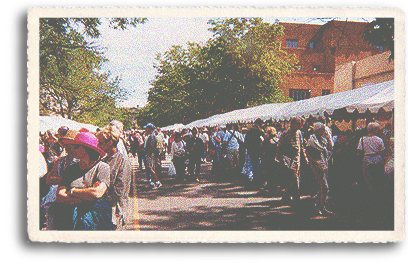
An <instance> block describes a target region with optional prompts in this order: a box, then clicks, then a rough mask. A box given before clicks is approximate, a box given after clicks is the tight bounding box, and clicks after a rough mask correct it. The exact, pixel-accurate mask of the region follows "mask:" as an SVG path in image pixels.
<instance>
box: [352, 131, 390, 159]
mask: <svg viewBox="0 0 408 265" xmlns="http://www.w3.org/2000/svg"><path fill="white" fill-rule="evenodd" d="M361 139H364V155H372V154H375V153H378V152H380V151H383V150H384V149H385V147H384V142H383V140H382V139H381V138H380V137H378V136H372V137H368V136H364V137H362V138H361ZM361 139H360V141H359V142H358V146H357V149H358V150H363V145H362V143H361Z"/></svg>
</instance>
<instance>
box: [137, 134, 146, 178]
mask: <svg viewBox="0 0 408 265" xmlns="http://www.w3.org/2000/svg"><path fill="white" fill-rule="evenodd" d="M135 139H136V140H135V141H137V142H138V143H137V144H138V146H139V147H138V148H137V150H136V153H137V161H138V163H139V170H143V165H145V157H146V152H145V147H144V146H145V141H144V137H143V132H142V131H140V132H139V131H136V134H135ZM145 167H146V165H145Z"/></svg>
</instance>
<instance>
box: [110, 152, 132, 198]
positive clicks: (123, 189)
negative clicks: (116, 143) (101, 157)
mask: <svg viewBox="0 0 408 265" xmlns="http://www.w3.org/2000/svg"><path fill="white" fill-rule="evenodd" d="M106 162H107V163H108V164H109V167H110V187H109V196H110V198H111V200H112V201H113V202H118V201H119V200H120V199H126V198H127V197H128V196H129V191H130V183H131V179H132V165H131V162H130V160H129V158H128V157H127V156H126V155H124V154H121V153H119V152H117V153H116V154H114V155H113V156H112V157H111V158H110V159H109V160H107V161H106Z"/></svg>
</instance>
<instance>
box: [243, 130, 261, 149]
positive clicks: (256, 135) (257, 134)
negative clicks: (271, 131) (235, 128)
mask: <svg viewBox="0 0 408 265" xmlns="http://www.w3.org/2000/svg"><path fill="white" fill-rule="evenodd" d="M263 137H264V134H263V132H262V131H261V129H259V128H257V127H253V128H251V129H249V130H248V132H247V133H246V135H245V147H246V149H247V150H248V153H250V154H252V155H260V154H261V147H262V142H263Z"/></svg>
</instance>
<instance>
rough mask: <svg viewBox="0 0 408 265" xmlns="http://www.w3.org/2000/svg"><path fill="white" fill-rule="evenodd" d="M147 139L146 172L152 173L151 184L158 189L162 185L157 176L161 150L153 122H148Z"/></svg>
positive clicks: (146, 127)
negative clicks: (158, 147)
mask: <svg viewBox="0 0 408 265" xmlns="http://www.w3.org/2000/svg"><path fill="white" fill-rule="evenodd" d="M144 128H145V133H146V139H145V152H146V156H145V167H146V172H147V173H148V174H150V186H151V187H152V188H153V189H158V188H160V187H161V186H162V184H161V182H160V180H159V178H158V177H157V173H156V172H157V169H158V167H159V166H160V165H159V159H160V158H159V150H158V149H157V138H156V134H155V133H154V130H155V127H154V125H153V124H152V123H149V124H147V125H146V126H145V127H144Z"/></svg>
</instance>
